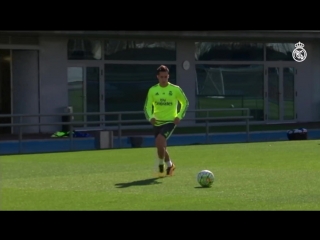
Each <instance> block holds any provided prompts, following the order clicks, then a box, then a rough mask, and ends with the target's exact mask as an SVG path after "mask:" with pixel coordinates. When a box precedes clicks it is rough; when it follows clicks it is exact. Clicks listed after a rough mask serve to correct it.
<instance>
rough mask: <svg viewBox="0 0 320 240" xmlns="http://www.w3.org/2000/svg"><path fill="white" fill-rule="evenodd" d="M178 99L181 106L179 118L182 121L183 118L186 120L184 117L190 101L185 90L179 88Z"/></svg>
mask: <svg viewBox="0 0 320 240" xmlns="http://www.w3.org/2000/svg"><path fill="white" fill-rule="evenodd" d="M177 99H178V101H179V103H180V105H181V107H180V111H179V112H178V115H177V117H178V118H180V119H182V118H184V116H185V115H186V112H187V110H188V107H189V101H188V98H187V97H186V95H185V93H184V92H183V90H182V89H181V88H180V87H178V88H177Z"/></svg>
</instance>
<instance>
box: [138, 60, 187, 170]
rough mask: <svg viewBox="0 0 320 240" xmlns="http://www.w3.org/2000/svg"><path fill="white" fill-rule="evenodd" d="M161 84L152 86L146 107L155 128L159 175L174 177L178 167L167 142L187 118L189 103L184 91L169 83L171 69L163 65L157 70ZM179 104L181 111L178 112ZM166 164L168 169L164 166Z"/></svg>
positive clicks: (147, 116) (146, 113) (148, 116)
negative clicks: (172, 158)
mask: <svg viewBox="0 0 320 240" xmlns="http://www.w3.org/2000/svg"><path fill="white" fill-rule="evenodd" d="M157 78H158V80H159V83H158V84H156V85H154V86H152V87H151V88H150V89H149V91H148V95H147V98H146V101H145V105H144V112H145V116H146V119H147V120H148V121H150V123H151V124H152V125H153V128H154V136H155V145H156V148H157V154H158V160H159V173H160V175H164V174H165V173H164V172H165V171H166V175H168V176H172V173H173V171H174V170H175V168H176V166H175V165H174V163H172V161H171V159H170V156H169V153H168V151H167V140H168V139H169V137H170V136H171V134H172V133H173V131H174V129H175V127H176V126H177V125H178V124H179V123H180V120H181V119H182V118H183V117H184V116H185V114H186V111H187V109H188V106H189V101H188V99H187V97H186V95H185V94H184V92H183V90H182V89H181V88H180V87H179V86H177V85H174V84H172V83H170V82H169V69H168V68H167V67H166V66H164V65H161V66H160V67H158V69H157ZM178 102H179V103H180V110H179V111H178ZM164 163H165V164H166V168H165V166H164Z"/></svg>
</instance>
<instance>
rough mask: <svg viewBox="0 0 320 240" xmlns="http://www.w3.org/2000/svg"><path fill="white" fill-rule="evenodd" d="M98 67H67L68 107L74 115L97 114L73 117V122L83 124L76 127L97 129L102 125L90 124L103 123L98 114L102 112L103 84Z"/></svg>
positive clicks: (102, 118) (101, 117)
mask: <svg viewBox="0 0 320 240" xmlns="http://www.w3.org/2000/svg"><path fill="white" fill-rule="evenodd" d="M101 75H102V71H101V68H100V67H99V66H70V67H68V98H69V106H71V107H72V110H73V112H74V113H97V114H95V115H87V116H81V115H78V116H74V121H76V122H85V124H79V125H77V127H89V128H90V127H92V128H94V127H99V126H102V124H99V123H90V122H97V121H104V117H103V116H102V115H101V116H100V115H99V114H98V113H100V112H102V111H103V106H102V104H103V95H102V94H101V92H102V90H103V86H102V85H103V82H102V81H101V79H102V78H101Z"/></svg>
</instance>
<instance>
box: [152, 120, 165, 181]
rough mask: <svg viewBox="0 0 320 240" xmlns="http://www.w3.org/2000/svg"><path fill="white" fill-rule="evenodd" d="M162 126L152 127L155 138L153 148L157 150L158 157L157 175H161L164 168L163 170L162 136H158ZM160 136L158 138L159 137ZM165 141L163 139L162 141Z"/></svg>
mask: <svg viewBox="0 0 320 240" xmlns="http://www.w3.org/2000/svg"><path fill="white" fill-rule="evenodd" d="M162 127H163V126H155V127H154V137H155V146H156V149H157V157H158V166H159V174H160V175H163V174H164V171H165V168H164V158H165V152H164V150H163V149H164V148H163V147H162V146H163V139H161V138H163V136H162V135H161V134H160V132H161V129H162ZM159 136H160V137H159ZM164 140H165V139H164Z"/></svg>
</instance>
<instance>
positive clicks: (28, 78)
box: [12, 50, 39, 133]
mask: <svg viewBox="0 0 320 240" xmlns="http://www.w3.org/2000/svg"><path fill="white" fill-rule="evenodd" d="M38 88H39V77H38V51H37V50H13V51H12V106H13V108H12V114H29V115H30V114H39V94H38V90H39V89H38ZM13 123H20V118H16V117H15V118H13ZM21 123H34V124H37V123H39V117H23V118H22V119H21ZM21 130H22V133H34V132H39V127H38V126H24V127H22V129H21ZM13 133H19V127H14V128H13Z"/></svg>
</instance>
